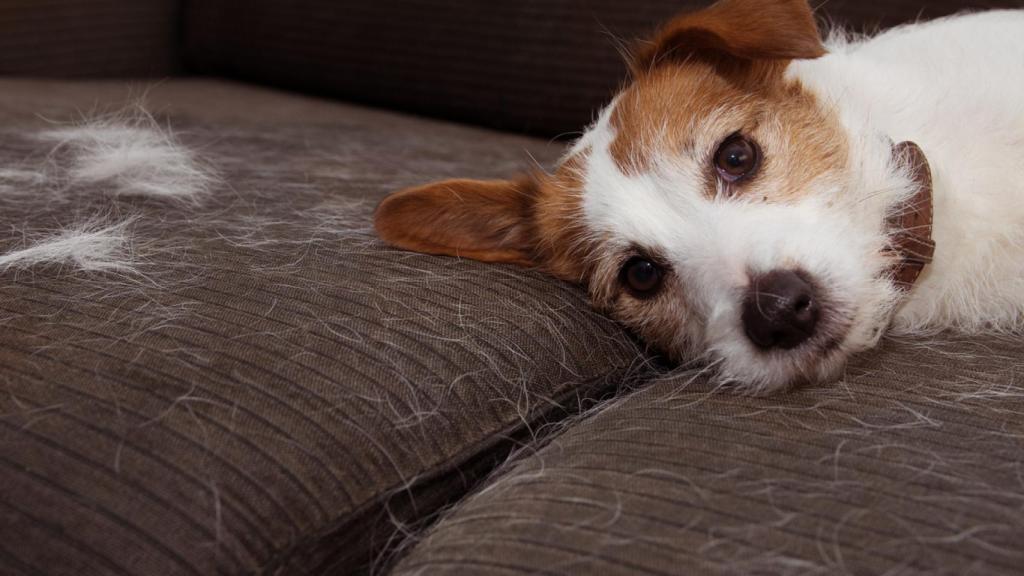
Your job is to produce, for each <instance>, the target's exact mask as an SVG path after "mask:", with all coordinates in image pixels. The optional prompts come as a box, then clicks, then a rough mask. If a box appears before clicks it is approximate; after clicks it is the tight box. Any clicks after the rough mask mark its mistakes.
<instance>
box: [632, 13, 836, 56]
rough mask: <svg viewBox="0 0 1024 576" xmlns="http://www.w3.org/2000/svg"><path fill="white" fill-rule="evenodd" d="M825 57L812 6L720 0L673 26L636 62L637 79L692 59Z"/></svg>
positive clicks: (646, 47)
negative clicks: (652, 71) (647, 72)
mask: <svg viewBox="0 0 1024 576" xmlns="http://www.w3.org/2000/svg"><path fill="white" fill-rule="evenodd" d="M824 54H825V48H824V46H823V45H822V43H821V36H820V34H819V33H818V28H817V26H816V25H815V23H814V15H813V13H812V12H811V8H810V6H809V5H808V4H807V0H720V1H719V2H716V3H715V4H713V5H711V6H710V7H708V8H705V9H703V10H700V11H697V12H691V13H689V14H682V15H680V16H677V17H676V18H675V19H673V20H671V21H670V22H669V23H668V24H667V25H666V26H664V27H663V28H662V29H661V31H660V32H658V33H657V34H656V35H655V37H654V39H653V40H651V41H649V42H646V43H643V44H641V45H640V46H639V47H638V48H637V50H636V51H635V54H634V56H633V59H632V62H631V66H632V69H633V72H634V74H643V73H644V72H645V71H647V70H650V69H651V68H654V67H656V66H658V65H659V64H662V63H666V62H671V61H684V60H687V59H690V58H697V59H701V60H707V61H711V62H712V63H715V64H717V63H719V62H720V61H721V60H723V59H740V60H746V61H753V60H793V59H801V58H817V57H819V56H822V55H824Z"/></svg>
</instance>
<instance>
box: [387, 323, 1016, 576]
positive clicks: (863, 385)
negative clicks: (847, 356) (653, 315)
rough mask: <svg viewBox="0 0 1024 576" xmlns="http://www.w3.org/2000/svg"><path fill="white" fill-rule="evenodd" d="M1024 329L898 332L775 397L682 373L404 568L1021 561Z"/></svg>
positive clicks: (606, 414) (1004, 570) (496, 496)
mask: <svg viewBox="0 0 1024 576" xmlns="http://www.w3.org/2000/svg"><path fill="white" fill-rule="evenodd" d="M1022 369H1024V342H1022V341H1021V340H1020V339H1019V338H1018V339H1012V340H999V339H992V338H989V339H980V340H964V341H958V342H951V341H948V342H908V343H902V344H900V343H894V342H889V343H887V344H886V345H885V347H884V349H883V350H882V351H879V352H876V353H873V354H870V355H868V356H865V357H863V358H861V359H859V360H858V361H857V363H856V364H855V365H854V366H853V367H851V368H850V370H849V374H848V375H847V377H846V378H845V380H844V381H843V382H840V383H837V384H834V385H830V386H824V387H817V388H813V389H805V390H800V391H797V392H795V393H792V394H788V395H784V396H780V397H775V398H768V399H754V398H739V397H731V396H728V395H724V396H723V395H720V394H711V393H709V390H708V387H707V386H706V385H704V384H703V383H702V381H701V380H700V378H699V377H698V378H696V379H693V378H692V377H691V376H689V375H679V376H676V377H674V378H666V379H663V380H661V381H659V382H656V383H654V384H653V385H652V386H650V387H648V388H645V389H643V390H641V391H639V392H637V393H635V394H633V395H632V396H629V397H626V398H624V399H622V400H618V401H615V402H613V403H612V404H611V405H608V406H606V407H605V408H603V409H601V410H599V411H597V412H596V413H595V414H594V415H592V416H591V417H589V418H587V419H585V420H583V421H582V422H578V423H576V424H574V425H572V426H568V427H567V429H566V431H565V433H564V434H562V435H561V436H559V437H557V438H555V439H554V440H553V441H552V442H551V444H550V445H548V446H547V447H546V448H544V449H543V450H540V451H539V452H537V453H536V454H533V455H530V456H529V457H527V458H525V459H524V460H522V461H520V462H518V463H516V464H515V465H514V466H512V467H511V469H510V470H508V471H507V472H506V473H504V474H502V475H500V476H498V477H496V478H494V479H493V480H492V481H490V482H489V483H488V484H487V485H486V487H485V489H484V490H483V491H482V492H481V493H479V494H478V495H476V496H474V497H471V498H468V499H467V501H465V503H464V504H462V505H461V506H460V507H458V508H457V509H456V510H455V511H454V512H453V513H451V514H450V515H449V516H448V517H447V518H446V519H444V520H443V521H442V522H441V523H440V524H439V525H438V526H436V528H435V529H434V530H432V531H430V532H428V533H427V535H426V536H425V538H424V539H423V541H422V542H421V543H420V544H419V546H418V547H416V548H415V549H414V550H413V551H412V553H411V554H410V555H409V556H408V557H406V558H405V560H404V562H403V563H402V564H401V566H400V567H399V568H398V569H396V570H395V572H394V574H398V575H413V574H481V573H486V574H661V575H674V574H736V575H748V574H772V575H777V574H951V575H952V574H1020V573H1021V570H1022V567H1024V544H1022V543H1024V504H1022V503H1024V481H1022V478H1024V476H1022V473H1024V442H1022V439H1024V386H1022V384H1021V382H1020V374H1021V370H1022Z"/></svg>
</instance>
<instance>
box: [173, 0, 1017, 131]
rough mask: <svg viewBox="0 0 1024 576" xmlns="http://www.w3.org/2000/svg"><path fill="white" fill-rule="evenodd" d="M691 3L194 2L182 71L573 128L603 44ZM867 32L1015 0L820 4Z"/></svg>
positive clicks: (599, 70) (608, 73)
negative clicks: (185, 66) (186, 68)
mask: <svg viewBox="0 0 1024 576" xmlns="http://www.w3.org/2000/svg"><path fill="white" fill-rule="evenodd" d="M703 4H705V2H702V1H700V0H633V1H628V2H627V1H623V0H521V1H517V2H493V1H489V0H445V1H418V2H409V1H408V0H377V1H374V2H334V1H332V0H295V1H292V2H280V1H277V0H204V1H202V2H190V3H188V4H187V10H186V16H185V17H186V22H187V27H186V34H187V37H186V53H187V57H188V59H189V62H190V64H191V66H192V67H193V68H194V69H195V70H197V71H199V72H204V73H210V74H217V75H227V76H230V77H236V78H244V79H249V80H256V81H259V82H264V83H268V84H272V85H278V86H285V87H290V88H297V89H302V90H307V91H313V92H316V93H321V94H327V95H332V96H338V97H342V98H345V99H348V100H354V101H358V102H363V103H369V104H373V105H379V106H386V107H390V108H397V109H402V110H408V111H412V112H416V113H420V114H425V115H430V116H436V117H442V118H448V119H452V120H459V121H464V122H471V123H476V124H482V125H486V126H492V127H497V128H503V129H510V130H514V131H528V132H533V133H537V134H542V135H545V136H556V135H560V134H564V133H575V132H577V131H579V130H580V129H581V128H582V127H583V126H584V125H586V124H588V123H589V122H590V121H591V120H592V117H593V114H594V112H595V111H596V110H597V109H598V108H599V107H600V106H601V105H603V104H604V103H606V101H607V100H608V99H610V97H611V96H612V94H613V92H614V90H615V89H616V88H617V87H618V85H619V84H620V82H621V81H622V78H623V76H624V74H625V67H624V66H623V63H622V57H621V56H620V55H619V53H618V50H617V47H616V45H617V44H620V43H621V42H622V41H631V40H632V39H635V38H638V37H642V36H644V35H646V34H648V33H649V32H651V31H652V30H653V29H654V28H655V27H656V26H657V25H658V24H659V23H660V22H662V21H663V20H665V19H666V18H668V17H670V16H671V15H673V14H674V13H676V12H678V11H681V10H683V9H687V8H689V7H694V6H699V5H703ZM815 4H821V8H820V10H819V15H820V16H821V17H822V18H823V19H825V18H828V19H832V20H835V21H837V22H843V23H846V24H847V25H849V26H852V27H853V28H856V29H865V30H870V29H874V28H876V27H877V26H879V25H881V26H889V25H893V24H898V23H901V22H906V21H909V20H914V19H916V18H918V17H924V18H928V17H935V16H940V15H944V14H949V13H952V12H956V11H959V10H963V9H965V8H983V7H1000V6H1001V7H1021V6H1024V2H1022V0H968V1H963V0H955V1H953V0H944V1H941V2H922V1H921V0H888V1H885V2H865V1H863V0H830V1H828V2H816V3H815Z"/></svg>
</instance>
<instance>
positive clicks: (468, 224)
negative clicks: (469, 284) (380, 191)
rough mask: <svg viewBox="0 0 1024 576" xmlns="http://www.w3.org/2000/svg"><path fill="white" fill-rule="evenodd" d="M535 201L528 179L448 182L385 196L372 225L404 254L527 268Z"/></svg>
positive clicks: (534, 186)
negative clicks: (435, 255) (406, 251)
mask: <svg viewBox="0 0 1024 576" xmlns="http://www.w3.org/2000/svg"><path fill="white" fill-rule="evenodd" d="M536 197H537V185H536V183H535V182H533V181H532V180H529V179H523V180H516V181H505V180H491V181H483V180H447V181H444V182H437V183H434V184H428V185H426V186H420V187H418V188H410V189H408V190H403V191H401V192H396V193H394V194H392V195H391V196H388V197H387V198H385V199H384V201H383V202H381V204H380V206H378V207H377V212H376V214H375V216H374V225H375V226H376V228H377V233H378V234H379V235H380V237H381V238H382V239H383V240H384V241H385V242H388V243H390V244H393V245H395V246H398V247H400V248H405V249H407V250H412V251H415V252H425V253H427V254H443V255H447V256H459V257H463V258H471V259H473V260H481V261H483V262H508V263H514V264H520V265H524V266H530V265H533V264H534V262H533V259H532V251H533V250H532V246H533V242H532V237H533V233H534V226H533V208H534V204H535V203H536Z"/></svg>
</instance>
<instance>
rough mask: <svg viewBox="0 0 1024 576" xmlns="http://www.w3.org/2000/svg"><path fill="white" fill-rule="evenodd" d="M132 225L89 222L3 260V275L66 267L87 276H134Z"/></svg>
mask: <svg viewBox="0 0 1024 576" xmlns="http://www.w3.org/2000/svg"><path fill="white" fill-rule="evenodd" d="M131 222H132V221H131V220H125V221H123V222H120V223H117V224H113V225H104V223H103V222H101V221H99V220H88V221H86V222H83V223H81V224H78V225H76V226H73V227H71V228H68V229H65V230H63V231H61V232H59V233H56V234H53V235H50V236H45V237H42V238H39V239H37V240H35V241H33V242H31V243H29V245H28V246H26V247H25V248H22V249H19V250H14V251H11V252H8V253H6V254H4V255H2V256H0V271H2V272H6V271H8V270H11V269H28V268H31V267H35V266H53V265H64V266H73V267H74V268H76V269H79V270H83V271H86V272H110V271H116V272H130V271H132V270H133V269H134V264H133V253H132V243H131V236H130V233H129V230H128V228H129V226H130V225H131Z"/></svg>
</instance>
